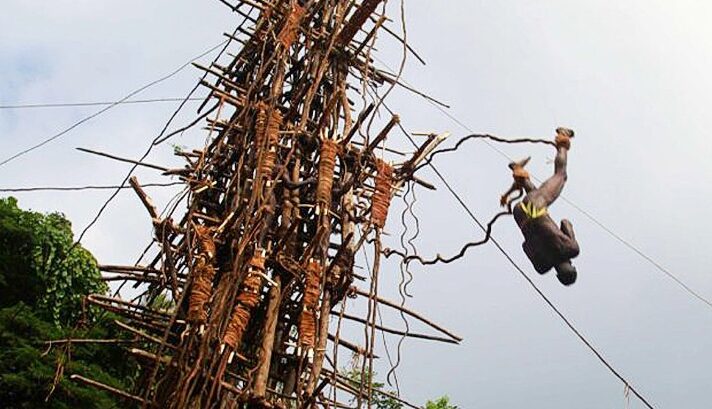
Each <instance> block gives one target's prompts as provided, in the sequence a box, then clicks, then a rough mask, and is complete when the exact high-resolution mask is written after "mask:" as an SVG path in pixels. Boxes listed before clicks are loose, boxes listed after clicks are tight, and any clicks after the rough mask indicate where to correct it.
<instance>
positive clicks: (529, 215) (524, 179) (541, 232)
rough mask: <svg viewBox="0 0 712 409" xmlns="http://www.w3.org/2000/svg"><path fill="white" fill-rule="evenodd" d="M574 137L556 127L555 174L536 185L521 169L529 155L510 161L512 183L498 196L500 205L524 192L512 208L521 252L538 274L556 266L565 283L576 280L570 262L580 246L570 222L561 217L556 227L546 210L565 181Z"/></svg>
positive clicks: (569, 283)
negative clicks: (521, 238) (520, 237)
mask: <svg viewBox="0 0 712 409" xmlns="http://www.w3.org/2000/svg"><path fill="white" fill-rule="evenodd" d="M573 136H574V131H572V130H571V129H567V128H557V129H556V151H557V152H556V159H555V161H554V175H553V176H552V177H550V178H549V179H548V180H546V181H545V182H544V183H542V184H541V186H539V188H537V187H536V186H534V184H533V183H532V182H531V180H530V179H529V173H528V172H527V171H526V170H525V169H524V166H525V165H526V164H527V162H529V158H527V159H524V160H522V161H520V162H512V163H510V164H509V167H510V169H512V176H513V177H514V183H513V184H512V187H511V188H510V189H509V190H508V191H507V193H505V194H504V195H502V198H501V199H500V204H502V205H503V206H504V205H506V204H507V201H508V200H509V195H511V194H512V193H514V192H516V191H519V190H521V189H524V191H526V196H524V199H522V201H521V202H520V203H519V204H517V205H516V206H515V207H514V209H513V213H514V220H516V221H517V225H519V229H520V230H521V231H522V234H523V235H524V243H523V244H522V247H523V248H524V252H525V253H526V255H527V257H529V260H531V262H532V264H533V265H534V268H535V269H536V271H537V272H538V273H539V274H544V273H546V272H547V271H549V270H551V269H552V268H555V269H556V277H557V278H558V279H559V281H560V282H561V283H562V284H564V285H571V284H573V283H574V282H575V281H576V267H574V266H573V265H572V264H571V259H572V258H575V257H576V256H578V254H579V245H578V243H577V242H576V238H575V237H574V229H573V226H572V225H571V222H570V221H568V220H566V219H564V220H562V221H561V227H559V226H557V225H556V223H554V221H553V220H552V219H551V217H549V213H548V210H547V209H548V207H549V206H550V205H551V204H552V203H554V201H555V200H556V199H557V198H558V197H559V195H560V194H561V190H562V189H563V188H564V184H565V183H566V179H567V175H566V160H567V154H568V151H569V148H570V147H571V138H573Z"/></svg>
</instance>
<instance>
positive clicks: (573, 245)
mask: <svg viewBox="0 0 712 409" xmlns="http://www.w3.org/2000/svg"><path fill="white" fill-rule="evenodd" d="M561 232H562V233H564V235H566V237H568V239H569V240H566V241H565V242H564V249H563V254H565V255H566V257H568V258H575V257H576V256H578V255H579V251H580V249H579V245H578V242H577V241H576V236H575V235H574V226H573V224H571V222H570V221H569V220H567V219H563V220H561Z"/></svg>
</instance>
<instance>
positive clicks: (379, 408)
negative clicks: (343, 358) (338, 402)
mask: <svg viewBox="0 0 712 409" xmlns="http://www.w3.org/2000/svg"><path fill="white" fill-rule="evenodd" d="M342 373H343V375H344V376H346V377H347V378H349V380H350V381H349V383H350V384H351V387H353V388H354V389H356V390H359V388H360V387H361V379H362V377H361V375H362V373H361V369H360V368H356V366H355V365H354V366H352V367H351V368H350V369H348V370H345V371H343V372H342ZM364 375H365V377H366V379H364V384H363V388H364V391H365V393H368V382H371V387H372V389H373V390H374V392H373V394H372V404H373V407H374V408H376V409H402V408H403V405H402V404H401V403H400V402H398V401H397V400H395V399H393V398H391V397H389V396H387V395H384V394H382V393H378V392H375V391H376V390H379V391H385V389H384V387H385V385H384V384H383V383H382V382H376V381H374V380H373V378H374V377H375V376H376V375H378V374H376V373H371V374H370V375H369V374H367V373H366V374H364ZM385 392H388V393H390V394H392V395H395V394H396V393H395V392H393V391H385ZM354 402H355V399H354V400H353V401H352V402H351V403H354Z"/></svg>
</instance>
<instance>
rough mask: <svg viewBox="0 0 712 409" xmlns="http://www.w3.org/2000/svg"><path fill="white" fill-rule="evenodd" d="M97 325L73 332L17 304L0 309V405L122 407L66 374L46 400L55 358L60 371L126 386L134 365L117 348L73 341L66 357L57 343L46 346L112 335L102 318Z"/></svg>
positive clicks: (132, 373)
mask: <svg viewBox="0 0 712 409" xmlns="http://www.w3.org/2000/svg"><path fill="white" fill-rule="evenodd" d="M106 319H108V318H106ZM97 324H98V325H92V326H91V328H90V329H88V330H85V331H80V332H76V331H73V330H70V329H65V328H60V327H57V326H55V325H54V324H53V323H51V322H47V321H45V320H43V319H41V318H39V317H38V316H37V315H36V314H35V313H34V312H33V311H32V309H31V308H30V307H29V306H27V305H25V304H23V303H18V304H16V305H14V306H12V307H8V308H3V309H1V310H0V406H2V407H3V408H8V409H11V408H12V409H14V408H17V409H20V408H22V409H24V408H52V409H65V408H96V409H99V408H108V409H111V408H117V409H118V408H126V407H128V406H127V405H126V403H125V402H121V401H120V400H118V399H117V398H116V397H114V396H113V395H111V394H109V393H108V392H104V391H101V390H98V389H95V388H92V387H89V386H85V385H83V384H79V383H76V382H74V381H72V380H70V379H68V377H67V376H64V377H62V378H60V379H59V381H58V382H57V383H56V386H55V388H54V391H53V393H52V395H51V397H50V399H49V400H47V397H48V395H49V392H50V390H51V389H52V385H53V384H54V380H55V371H56V369H57V363H58V361H61V364H62V367H63V369H64V373H65V375H66V374H75V373H76V374H80V375H83V376H86V377H89V378H91V379H94V380H97V381H99V382H102V383H105V384H107V385H110V386H113V387H116V388H121V389H126V388H130V387H131V386H132V384H131V382H132V380H133V379H135V378H136V368H137V367H136V364H135V362H133V361H132V360H127V359H126V357H125V355H124V354H123V351H122V350H121V348H120V347H118V346H115V345H95V344H81V345H74V346H73V347H72V349H71V354H70V355H69V356H67V355H65V354H64V353H63V351H62V346H61V345H59V346H54V347H53V348H50V345H49V344H48V343H47V341H48V340H57V339H63V338H66V337H68V336H70V335H73V336H74V337H77V338H84V337H86V338H106V337H114V336H117V334H113V333H112V332H115V331H116V330H114V328H113V327H111V326H109V325H108V322H104V321H99V322H98V323H97Z"/></svg>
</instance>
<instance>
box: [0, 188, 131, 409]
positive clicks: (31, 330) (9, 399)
mask: <svg viewBox="0 0 712 409" xmlns="http://www.w3.org/2000/svg"><path fill="white" fill-rule="evenodd" d="M107 290H108V287H107V286H106V284H105V283H104V282H102V281H101V275H100V273H99V270H98V268H97V266H96V261H95V260H94V257H93V256H92V255H91V254H90V253H89V252H88V251H87V250H85V249H83V248H82V247H81V246H73V235H72V226H71V223H70V222H69V221H68V220H67V219H66V218H65V217H64V216H63V215H61V214H59V213H51V214H42V213H37V212H32V211H25V210H22V209H20V208H18V206H17V200H15V199H14V198H5V199H0V407H3V408H13V409H14V408H18V409H19V408H23V409H24V408H40V407H41V408H57V409H65V408H67V409H69V408H90V409H91V408H110V409H111V408H126V407H130V406H127V402H123V401H122V400H120V399H117V398H116V397H115V396H113V395H110V394H109V393H108V392H104V391H101V390H98V389H95V388H93V387H89V386H86V385H83V384H80V383H77V382H75V381H72V380H70V379H69V378H68V377H67V375H69V374H79V375H82V376H85V377H88V378H91V379H94V380H97V381H99V382H102V383H104V384H107V385H111V386H114V387H117V388H121V389H130V388H131V387H132V382H133V380H134V379H136V378H137V375H138V373H137V371H138V366H137V364H136V362H135V361H134V360H132V359H126V356H125V354H124V351H123V350H122V349H121V348H120V347H118V346H116V345H106V344H102V345H99V344H92V343H82V344H76V343H75V344H72V346H71V348H70V349H68V350H67V349H66V348H65V345H53V346H52V347H51V348H50V345H49V344H47V341H49V340H58V339H66V338H73V339H107V338H112V339H115V338H120V337H121V334H119V332H118V329H117V328H116V326H114V325H111V324H110V322H109V321H110V320H112V319H113V318H114V317H112V316H110V315H104V316H102V317H99V316H96V317H89V318H92V319H91V320H90V325H89V327H88V329H84V330H76V329H74V328H75V327H74V322H75V321H76V319H77V318H78V317H79V315H80V314H81V311H82V308H81V303H82V299H83V297H84V296H85V295H87V294H90V293H105V292H106V291H107ZM66 352H69V353H66ZM58 364H61V365H58ZM58 368H59V369H61V370H62V372H63V374H64V377H61V376H60V377H57V382H56V384H55V382H54V380H55V376H56V375H55V374H56V371H57V370H58ZM52 385H55V387H54V389H53V393H52V396H51V398H50V399H49V400H47V401H46V399H47V396H48V394H49V392H50V390H51V389H52Z"/></svg>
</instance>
